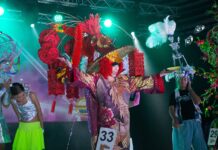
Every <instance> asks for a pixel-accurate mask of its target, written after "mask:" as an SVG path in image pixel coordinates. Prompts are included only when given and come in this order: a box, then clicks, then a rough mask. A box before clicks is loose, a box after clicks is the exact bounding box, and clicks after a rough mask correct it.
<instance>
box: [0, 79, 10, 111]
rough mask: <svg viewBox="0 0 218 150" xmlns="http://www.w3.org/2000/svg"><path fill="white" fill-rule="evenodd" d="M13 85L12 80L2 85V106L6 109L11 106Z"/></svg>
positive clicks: (0, 94)
mask: <svg viewBox="0 0 218 150" xmlns="http://www.w3.org/2000/svg"><path fill="white" fill-rule="evenodd" d="M10 84H11V80H10V79H9V80H8V81H5V82H4V83H3V84H1V87H2V88H1V90H0V98H1V100H2V104H3V106H4V107H9V105H10V92H9V87H10Z"/></svg>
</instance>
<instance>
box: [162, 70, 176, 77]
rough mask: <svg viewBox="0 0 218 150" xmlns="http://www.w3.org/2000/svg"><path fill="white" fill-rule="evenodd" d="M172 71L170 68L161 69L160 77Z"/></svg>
mask: <svg viewBox="0 0 218 150" xmlns="http://www.w3.org/2000/svg"><path fill="white" fill-rule="evenodd" d="M172 72H174V71H171V70H165V69H164V70H162V71H161V72H160V77H163V76H165V75H167V74H169V73H172Z"/></svg>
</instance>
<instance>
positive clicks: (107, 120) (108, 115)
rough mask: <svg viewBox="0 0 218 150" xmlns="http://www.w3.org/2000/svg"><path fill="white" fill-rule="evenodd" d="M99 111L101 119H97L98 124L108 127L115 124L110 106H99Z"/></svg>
mask: <svg viewBox="0 0 218 150" xmlns="http://www.w3.org/2000/svg"><path fill="white" fill-rule="evenodd" d="M99 113H100V114H101V115H102V117H101V119H100V120H99V122H100V124H99V125H100V126H102V127H108V128H110V127H111V126H113V125H115V123H116V121H115V119H114V118H113V117H114V114H113V111H112V110H111V109H110V108H106V107H103V108H100V112H99Z"/></svg>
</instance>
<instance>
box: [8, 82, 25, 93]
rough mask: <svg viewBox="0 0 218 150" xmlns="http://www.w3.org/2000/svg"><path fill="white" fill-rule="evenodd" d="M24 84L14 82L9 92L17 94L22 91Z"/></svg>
mask: <svg viewBox="0 0 218 150" xmlns="http://www.w3.org/2000/svg"><path fill="white" fill-rule="evenodd" d="M24 91H25V89H24V86H23V85H22V84H21V83H18V82H15V83H13V84H12V86H11V87H10V92H11V95H12V96H15V95H18V94H19V93H21V92H24Z"/></svg>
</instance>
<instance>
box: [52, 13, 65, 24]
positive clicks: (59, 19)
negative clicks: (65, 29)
mask: <svg viewBox="0 0 218 150" xmlns="http://www.w3.org/2000/svg"><path fill="white" fill-rule="evenodd" d="M54 21H55V22H62V21H63V16H62V15H60V14H56V15H55V16H54Z"/></svg>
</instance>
